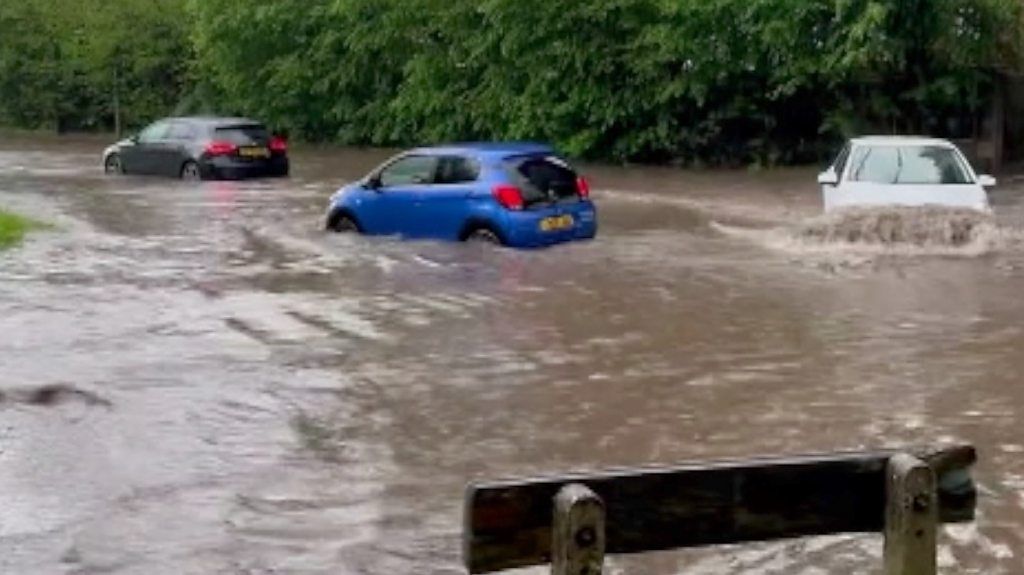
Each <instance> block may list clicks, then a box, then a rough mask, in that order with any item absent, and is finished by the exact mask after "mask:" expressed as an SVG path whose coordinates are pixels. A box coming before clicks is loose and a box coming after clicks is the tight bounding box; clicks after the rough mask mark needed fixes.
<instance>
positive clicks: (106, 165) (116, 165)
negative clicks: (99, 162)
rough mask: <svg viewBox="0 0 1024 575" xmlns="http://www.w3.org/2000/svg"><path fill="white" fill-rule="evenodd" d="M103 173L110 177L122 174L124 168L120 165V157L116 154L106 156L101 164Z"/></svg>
mask: <svg viewBox="0 0 1024 575" xmlns="http://www.w3.org/2000/svg"><path fill="white" fill-rule="evenodd" d="M103 172H104V173H106V174H110V175H120V174H123V173H124V166H123V165H121V156H119V155H117V154H110V155H109V156H107V159H106V160H105V161H104V162H103Z"/></svg>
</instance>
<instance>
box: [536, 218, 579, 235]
mask: <svg viewBox="0 0 1024 575" xmlns="http://www.w3.org/2000/svg"><path fill="white" fill-rule="evenodd" d="M574 223H576V221H575V220H573V218H572V216H570V215H565V216H554V217H550V218H544V219H543V220H541V221H540V231H542V232H557V231H559V230H567V229H569V228H571V227H572V226H573V224H574Z"/></svg>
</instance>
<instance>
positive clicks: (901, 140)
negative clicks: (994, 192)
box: [818, 136, 996, 213]
mask: <svg viewBox="0 0 1024 575" xmlns="http://www.w3.org/2000/svg"><path fill="white" fill-rule="evenodd" d="M818 183H819V184H821V188H822V189H821V191H822V196H823V197H824V200H825V211H826V212H831V211H834V210H838V209H841V208H847V207H877V206H911V207H913V206H943V207H950V208H967V209H972V210H977V211H980V212H985V213H989V212H991V211H992V209H991V207H990V206H989V203H988V194H987V193H986V192H985V188H990V187H993V186H995V185H996V180H995V178H993V177H992V176H987V175H982V176H978V175H977V174H975V173H974V170H973V169H972V168H971V164H970V162H968V161H967V158H965V157H964V155H963V153H961V152H960V150H959V149H958V148H957V147H956V146H955V145H953V143H952V142H949V141H947V140H938V139H933V138H910V137H892V136H885V137H883V136H873V137H865V138H857V139H854V140H850V142H849V143H847V144H846V146H845V147H844V148H843V150H842V151H841V152H839V156H837V157H836V160H835V162H834V163H833V164H832V166H831V167H830V168H829V169H828V170H826V171H825V172H823V173H822V174H821V175H819V176H818Z"/></svg>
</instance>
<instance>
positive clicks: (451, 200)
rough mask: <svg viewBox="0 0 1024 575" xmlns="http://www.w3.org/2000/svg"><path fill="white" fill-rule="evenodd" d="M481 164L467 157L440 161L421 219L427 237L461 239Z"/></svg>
mask: <svg viewBox="0 0 1024 575" xmlns="http://www.w3.org/2000/svg"><path fill="white" fill-rule="evenodd" d="M479 175H480V165H479V163H477V161H476V160H474V159H472V158H469V157H464V156H443V157H441V158H440V159H439V161H438V166H437V175H436V176H435V179H434V185H433V186H430V187H429V189H427V190H425V191H424V193H423V195H422V198H421V200H420V209H419V213H418V215H417V218H418V219H419V220H420V221H421V222H422V225H423V237H429V238H436V239H442V240H457V239H459V234H460V233H461V232H462V230H463V227H465V225H466V220H467V218H468V217H469V205H468V202H469V199H468V198H469V196H470V195H471V194H472V192H473V189H474V186H475V185H476V181H477V178H478V177H479Z"/></svg>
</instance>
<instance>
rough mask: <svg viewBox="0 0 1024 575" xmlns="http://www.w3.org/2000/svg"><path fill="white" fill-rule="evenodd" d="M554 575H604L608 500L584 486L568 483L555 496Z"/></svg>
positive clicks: (552, 566) (552, 556)
mask: <svg viewBox="0 0 1024 575" xmlns="http://www.w3.org/2000/svg"><path fill="white" fill-rule="evenodd" d="M554 504H555V517H554V529H552V540H551V574H552V575H601V573H602V569H603V567H604V549H605V531H604V516H605V514H604V502H603V501H601V498H600V497H598V496H597V495H596V494H595V493H594V492H593V491H591V490H590V489H589V488H587V487H586V486H584V485H580V484H578V483H574V484H571V485H566V486H565V487H563V488H562V489H561V490H560V491H559V492H558V495H556V496H555V501H554Z"/></svg>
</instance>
